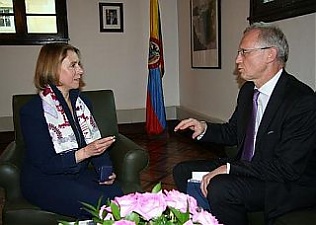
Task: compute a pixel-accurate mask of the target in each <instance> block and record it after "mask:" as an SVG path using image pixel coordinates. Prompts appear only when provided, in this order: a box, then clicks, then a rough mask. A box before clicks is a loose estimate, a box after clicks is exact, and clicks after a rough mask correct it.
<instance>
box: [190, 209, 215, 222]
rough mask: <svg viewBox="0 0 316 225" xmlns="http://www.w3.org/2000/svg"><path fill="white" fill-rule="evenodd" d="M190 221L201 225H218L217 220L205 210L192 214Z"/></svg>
mask: <svg viewBox="0 0 316 225" xmlns="http://www.w3.org/2000/svg"><path fill="white" fill-rule="evenodd" d="M192 221H193V222H195V223H200V224H201V225H220V224H219V222H218V220H217V219H216V218H215V217H214V216H212V214H211V213H209V212H207V211H205V210H201V211H200V212H196V213H195V214H193V217H192Z"/></svg>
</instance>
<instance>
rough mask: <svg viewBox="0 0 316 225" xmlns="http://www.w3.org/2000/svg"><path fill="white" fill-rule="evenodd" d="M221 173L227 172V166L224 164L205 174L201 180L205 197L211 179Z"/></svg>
mask: <svg viewBox="0 0 316 225" xmlns="http://www.w3.org/2000/svg"><path fill="white" fill-rule="evenodd" d="M219 174H227V166H226V165H222V166H220V167H218V168H216V169H215V170H213V171H211V172H209V173H208V174H206V175H204V176H203V178H202V181H201V191H202V193H203V195H204V197H207V186H208V184H209V183H210V180H211V179H212V178H213V177H215V176H216V175H219Z"/></svg>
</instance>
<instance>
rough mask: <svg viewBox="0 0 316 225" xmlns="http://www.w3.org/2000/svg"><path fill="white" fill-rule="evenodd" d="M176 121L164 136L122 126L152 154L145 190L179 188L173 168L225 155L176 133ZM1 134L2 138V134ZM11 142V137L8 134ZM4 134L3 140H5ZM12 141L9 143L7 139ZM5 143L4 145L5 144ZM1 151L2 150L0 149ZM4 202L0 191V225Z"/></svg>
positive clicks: (186, 134)
mask: <svg viewBox="0 0 316 225" xmlns="http://www.w3.org/2000/svg"><path fill="white" fill-rule="evenodd" d="M176 124H177V121H169V122H168V127H169V128H168V131H167V132H166V133H165V134H164V135H161V136H148V135H147V134H146V132H145V129H144V128H145V126H144V124H143V123H137V124H124V125H120V126H119V129H120V132H121V133H122V134H124V135H126V136H127V137H129V138H130V139H132V140H133V141H135V142H136V143H137V144H139V145H140V146H141V147H143V148H144V149H146V150H147V151H148V153H149V157H150V159H149V165H148V167H147V168H146V169H145V170H144V171H143V172H142V173H141V183H142V187H143V189H144V190H145V191H151V189H152V188H153V187H154V186H155V185H156V184H157V183H159V182H161V184H162V188H163V189H167V190H172V189H176V187H175V184H174V181H173V179H172V168H173V167H174V166H175V165H176V164H177V163H178V162H181V161H185V160H192V159H213V158H214V157H218V156H222V155H223V148H222V147H221V146H218V145H214V144H200V143H197V142H195V141H193V140H192V139H191V138H190V135H191V133H190V132H188V131H186V132H180V133H175V132H173V128H174V126H175V125H176ZM0 135H2V134H1V133H0ZM6 136H8V139H10V138H12V135H11V136H10V135H8V134H6ZM3 137H4V136H3V135H2V137H1V139H2V140H3ZM8 141H9V140H8ZM2 144H3V143H2ZM0 150H2V149H0ZM3 202H4V193H3V191H2V190H1V189H0V225H1V224H2V222H1V221H2V220H1V206H2V204H3Z"/></svg>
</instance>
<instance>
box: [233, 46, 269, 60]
mask: <svg viewBox="0 0 316 225" xmlns="http://www.w3.org/2000/svg"><path fill="white" fill-rule="evenodd" d="M272 47H273V46H267V47H261V48H241V49H238V51H237V55H239V54H240V55H241V56H242V57H245V56H246V55H247V54H249V53H251V52H254V51H258V50H264V49H269V48H272Z"/></svg>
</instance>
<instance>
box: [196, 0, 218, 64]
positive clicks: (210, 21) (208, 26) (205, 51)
mask: <svg viewBox="0 0 316 225" xmlns="http://www.w3.org/2000/svg"><path fill="white" fill-rule="evenodd" d="M220 3H221V2H220V0H191V1H190V28H191V31H190V32H191V67H192V68H199V69H220V68H221V12H220Z"/></svg>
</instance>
